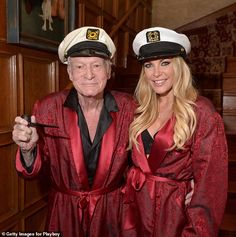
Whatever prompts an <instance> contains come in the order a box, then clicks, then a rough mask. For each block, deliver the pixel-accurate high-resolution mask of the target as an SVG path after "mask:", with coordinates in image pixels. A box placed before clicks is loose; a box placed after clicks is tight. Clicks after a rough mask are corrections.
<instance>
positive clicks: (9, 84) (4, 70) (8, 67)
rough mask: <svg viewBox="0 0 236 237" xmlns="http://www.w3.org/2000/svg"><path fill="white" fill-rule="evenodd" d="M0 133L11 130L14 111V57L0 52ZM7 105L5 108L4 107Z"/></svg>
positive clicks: (15, 92) (15, 93)
mask: <svg viewBox="0 0 236 237" xmlns="http://www.w3.org/2000/svg"><path fill="white" fill-rule="evenodd" d="M0 68H1V77H0V84H1V86H0V114H1V120H0V132H3V131H6V130H8V132H9V130H11V125H12V121H13V119H14V118H13V112H15V111H16V105H17V103H16V95H17V90H16V78H17V75H16V56H15V55H12V54H9V53H5V52H0ZM6 105H7V106H6Z"/></svg>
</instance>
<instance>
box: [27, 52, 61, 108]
mask: <svg viewBox="0 0 236 237" xmlns="http://www.w3.org/2000/svg"><path fill="white" fill-rule="evenodd" d="M57 67H58V66H57V63H56V62H52V61H51V60H49V59H47V58H40V57H39V58H37V57H36V56H34V57H28V56H26V57H23V77H24V91H25V96H24V108H25V112H26V113H30V111H31V108H32V106H33V103H34V102H35V101H36V100H37V99H40V98H42V97H44V96H45V95H47V94H49V93H51V92H53V91H55V90H56V88H57V83H58V81H57V70H58V69H57Z"/></svg>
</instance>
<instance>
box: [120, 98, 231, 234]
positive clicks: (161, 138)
mask: <svg viewBox="0 0 236 237" xmlns="http://www.w3.org/2000/svg"><path fill="white" fill-rule="evenodd" d="M196 105H197V108H196V113H197V121H198V122H197V129H196V131H195V133H194V136H193V138H192V139H191V141H188V142H187V143H186V144H185V150H181V151H179V150H173V151H170V152H168V151H166V148H168V147H170V146H171V145H172V144H173V140H172V135H173V126H174V123H175V119H174V118H173V117H172V118H171V119H170V120H169V121H168V122H167V123H166V124H165V126H164V127H163V128H162V129H161V130H160V131H159V132H158V133H157V135H156V137H155V140H154V143H153V145H152V147H151V152H150V156H149V158H148V159H147V158H146V155H145V153H144V147H143V143H142V140H141V136H140V137H139V138H138V142H139V143H140V144H141V145H140V147H139V149H140V151H138V150H137V149H136V148H135V147H134V149H133V154H132V159H133V162H134V167H133V168H132V169H131V170H130V171H129V174H128V182H127V186H126V187H125V188H124V190H123V192H124V196H125V205H124V210H123V215H126V217H127V218H126V221H125V222H124V223H123V225H124V228H125V229H126V230H127V231H131V230H133V231H135V230H136V231H137V233H139V234H137V236H140V237H144V236H145V237H147V236H149V237H151V236H152V237H197V236H199V237H200V236H201V237H216V236H217V233H218V228H219V226H220V224H221V220H222V217H223V213H224V208H225V204H226V199H227V165H228V161H227V157H228V156H227V145H226V139H225V132H224V125H223V122H222V119H221V117H220V115H219V114H218V113H216V112H215V110H214V108H213V106H212V104H211V103H210V102H209V101H208V100H207V99H206V98H204V97H199V98H198V100H197V102H196ZM154 166H155V167H154ZM192 179H193V180H194V184H195V186H194V193H193V196H192V199H191V202H190V203H189V204H187V205H185V197H186V194H187V193H188V192H189V190H190V180H192Z"/></svg>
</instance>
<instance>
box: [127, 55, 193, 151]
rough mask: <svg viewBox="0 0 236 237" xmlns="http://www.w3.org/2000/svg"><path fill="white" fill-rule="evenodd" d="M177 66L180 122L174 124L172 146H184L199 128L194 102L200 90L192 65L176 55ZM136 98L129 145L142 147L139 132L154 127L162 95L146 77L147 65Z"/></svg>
mask: <svg viewBox="0 0 236 237" xmlns="http://www.w3.org/2000/svg"><path fill="white" fill-rule="evenodd" d="M173 67H174V74H175V78H174V84H173V94H174V103H173V113H174V116H175V119H176V122H175V125H174V136H173V141H174V144H173V146H172V147H171V149H174V148H177V149H183V148H184V144H185V142H186V141H187V140H188V139H190V138H191V137H192V135H193V133H194V131H195V129H196V123H197V121H196V114H195V111H194V104H195V101H196V98H197V94H198V93H197V90H196V88H194V86H193V84H192V75H191V72H190V68H189V66H188V65H187V64H186V62H185V61H184V59H183V58H182V57H175V58H173ZM135 97H136V99H137V102H138V107H137V109H136V111H135V119H134V121H133V122H132V123H131V126H130V130H129V148H131V147H132V145H135V146H138V141H137V137H138V135H139V134H141V133H142V132H143V131H144V130H145V129H147V128H148V127H150V126H151V124H153V122H154V121H155V120H156V119H157V117H158V100H159V97H158V95H157V94H156V93H155V91H153V89H152V88H151V87H150V85H149V83H148V82H147V80H146V79H145V74H144V69H143V68H142V71H141V74H140V78H139V82H138V84H137V87H136V89H135Z"/></svg>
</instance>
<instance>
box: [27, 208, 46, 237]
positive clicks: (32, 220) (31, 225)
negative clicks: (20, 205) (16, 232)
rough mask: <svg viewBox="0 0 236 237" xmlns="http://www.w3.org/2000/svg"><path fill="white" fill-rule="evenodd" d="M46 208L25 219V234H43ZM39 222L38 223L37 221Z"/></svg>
mask: <svg viewBox="0 0 236 237" xmlns="http://www.w3.org/2000/svg"><path fill="white" fill-rule="evenodd" d="M47 211H48V210H47V208H46V207H43V208H41V209H39V210H38V211H36V212H34V213H33V214H32V215H29V216H28V217H26V218H25V231H26V232H35V230H37V232H43V231H44V227H45V224H46V218H45V217H46V216H47ZM39 220H40V221H39Z"/></svg>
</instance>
